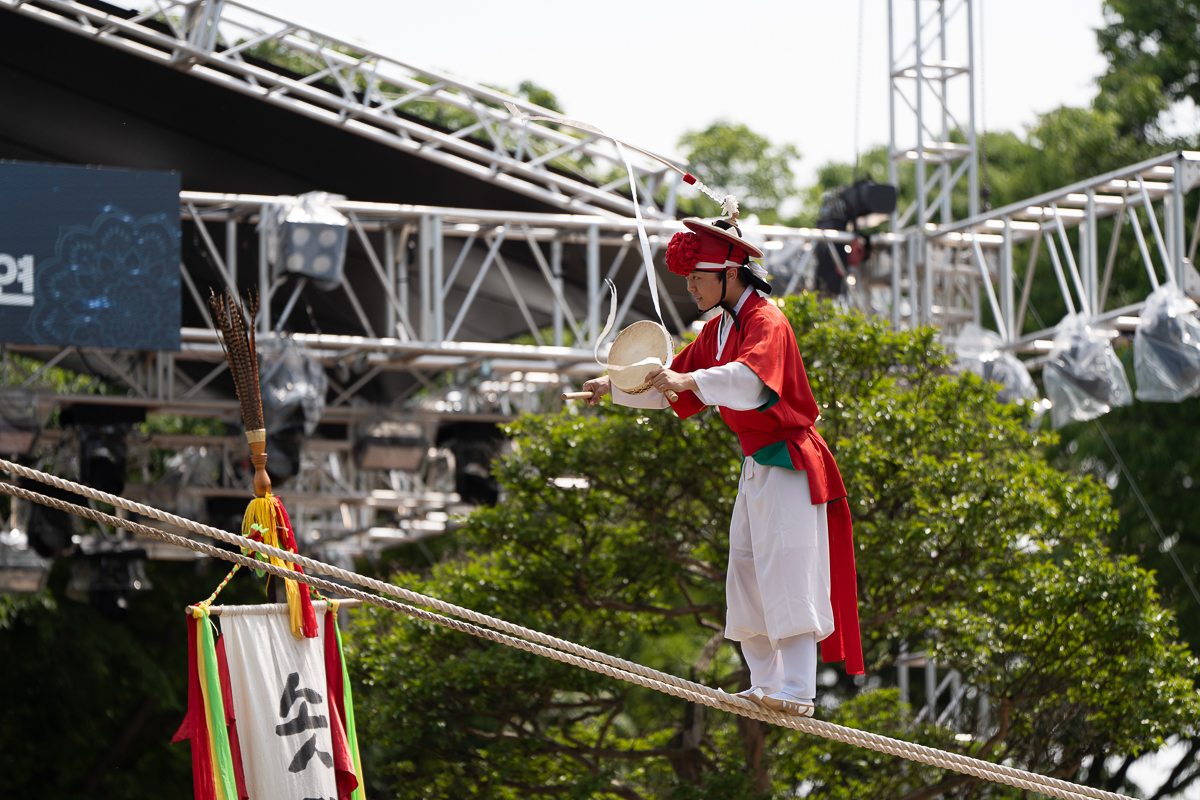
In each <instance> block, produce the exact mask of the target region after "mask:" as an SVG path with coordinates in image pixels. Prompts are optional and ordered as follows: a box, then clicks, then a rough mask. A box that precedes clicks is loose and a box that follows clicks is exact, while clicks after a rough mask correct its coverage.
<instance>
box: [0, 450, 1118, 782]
mask: <svg viewBox="0 0 1200 800" xmlns="http://www.w3.org/2000/svg"><path fill="white" fill-rule="evenodd" d="M0 469H2V470H5V471H7V472H11V473H14V474H17V475H21V476H23V477H27V478H31V479H33V480H36V481H40V482H41V483H45V484H48V485H51V486H55V487H57V488H60V489H65V490H67V491H71V492H74V493H76V494H80V495H83V496H85V497H90V498H92V499H94V500H99V501H101V502H104V503H108V504H110V505H113V506H116V507H119V508H124V509H126V510H128V511H133V512H135V513H138V514H141V515H142V516H146V517H150V518H152V519H157V520H160V521H162V522H167V523H170V524H172V525H176V526H178V527H181V528H184V529H185V530H190V531H192V532H194V533H199V534H202V535H204V536H208V537H211V538H214V539H217V540H218V541H223V542H226V543H228V544H232V545H236V546H238V547H242V548H245V549H248V550H252V551H255V552H258V553H262V554H263V555H267V556H273V557H275V558H279V559H281V560H283V561H287V562H289V563H293V564H299V565H300V566H302V567H304V568H305V569H306V570H312V571H315V572H320V573H322V574H325V575H329V576H332V577H335V578H339V579H341V580H344V581H348V582H350V583H355V584H358V585H360V586H365V587H369V588H371V589H375V590H376V591H379V592H381V593H383V594H388V595H391V596H393V597H399V598H401V599H404V600H408V601H409V602H413V603H417V604H418V605H422V606H425V607H427V608H432V609H434V610H436V611H437V612H439V613H437V614H434V613H430V612H429V611H426V610H424V609H420V608H415V607H413V606H410V605H406V604H405V603H400V602H397V601H395V600H391V599H388V598H383V597H379V596H377V595H372V594H369V593H367V592H363V591H360V590H358V589H354V588H352V587H349V586H345V585H342V584H339V583H333V582H331V581H327V580H324V579H322V578H317V577H316V576H313V575H307V574H300V573H297V572H293V571H291V570H288V569H284V568H282V567H276V566H273V565H271V564H267V563H263V562H262V561H258V560H256V559H254V558H250V557H248V556H243V555H241V554H240V553H234V552H230V551H228V550H224V549H222V548H219V547H215V546H213V545H210V544H206V543H204V542H198V541H196V540H194V539H189V538H187V537H185V536H178V535H176V534H172V533H167V532H166V531H162V530H159V529H158V528H152V527H149V526H146V525H141V524H139V523H136V522H132V521H130V520H126V519H120V518H118V517H115V516H112V515H110V514H105V513H103V512H100V511H95V510H93V509H91V508H86V507H83V506H78V505H75V504H72V503H68V502H65V501H62V500H57V499H54V498H51V497H46V496H45V495H42V494H38V493H37V492H32V491H29V490H27V489H22V488H20V487H17V486H14V485H12V484H8V483H3V482H0V492H3V493H5V494H9V495H12V496H14V497H19V498H21V499H24V500H28V501H30V502H35V503H39V504H41V505H45V506H49V507H51V508H56V509H58V510H60V511H66V512H68V513H71V514H76V515H78V516H81V517H85V518H87V519H91V520H94V521H96V522H100V523H103V524H106V525H111V526H113V527H118V528H123V529H125V530H128V531H130V532H132V533H137V534H140V535H142V536H147V537H150V538H153V539H158V540H160V541H164V542H168V543H170V544H173V545H176V546H178V547H184V548H186V549H189V550H193V551H196V552H200V553H204V554H205V555H209V556H212V557H214V558H219V559H223V560H225V561H230V562H232V563H235V564H240V565H241V566H244V567H250V568H253V569H256V570H261V571H266V572H270V573H271V574H273V575H277V576H278V577H283V578H290V579H293V580H297V581H300V582H301V583H305V584H307V585H310V586H313V587H315V588H317V589H319V590H321V591H325V592H335V593H338V594H342V595H345V596H348V597H353V598H355V599H358V600H361V601H363V602H364V603H369V604H371V605H375V606H378V607H380V608H386V609H390V610H392V611H397V612H400V613H402V614H406V615H408V616H410V617H413V618H414V619H419V620H422V621H425V622H431V623H434V624H437V625H442V626H444V627H447V628H450V629H451V630H456V631H460V632H462V633H468V634H471V635H473V636H478V637H480V638H483V639H487V640H489V641H493V642H497V643H499V644H503V645H506V646H509V647H515V648H518V649H521V650H525V651H526V652H530V653H534V654H536V655H540V656H544V657H546V658H551V659H554V660H556V661H560V662H562V663H565V664H570V665H572V666H577V667H581V668H583V669H587V670H590V671H592V672H597V673H599V674H602V675H606V676H608V677H611V678H616V679H618V680H623V681H626V682H629V683H632V684H634V685H636V686H641V687H644V688H648V689H654V690H655V691H659V692H663V693H665V694H669V695H672V696H674V697H679V698H682V699H684V700H687V701H688V702H693V703H698V704H701V705H705V706H709V707H711V708H717V709H720V710H724V711H728V712H730V713H733V714H738V715H740V716H743V717H748V718H750V719H756V720H759V721H762V722H767V723H770V724H773V725H778V726H781V727H786V728H791V729H794V730H799V731H803V732H805V733H810V734H813V735H816V736H821V737H824V738H827V739H832V740H834V741H839V742H843V743H845V744H852V745H855V746H858V747H863V748H866V749H870V750H875V751H876V752H880V753H887V754H889V755H895V756H900V757H901V758H905V759H908V760H910V761H917V762H920V763H924V764H929V765H931V766H935V767H938V768H941V769H948V770H953V771H955V772H960V773H963V774H966V775H971V776H973V777H976V778H980V779H982V780H988V781H992V782H996V783H1003V784H1006V785H1008V786H1014V787H1017V788H1019V789H1025V790H1027V791H1033V792H1038V793H1040V794H1045V795H1048V796H1051V797H1058V798H1062V800H1083V799H1084V798H1092V799H1093V800H1131V798H1129V797H1127V796H1126V795H1121V794H1116V793H1114V792H1106V791H1103V790H1100V789H1096V788H1093V787H1090V786H1083V785H1080V784H1075V783H1071V782H1069V781H1064V780H1060V779H1058V778H1051V777H1049V776H1046V775H1040V774H1038V773H1035V772H1028V771H1026V770H1021V769H1016V768H1014V767H1009V766H1005V765H1003V764H995V763H992V762H990V761H983V760H981V759H976V758H971V757H969V756H964V755H961V754H958V753H950V752H946V751H944V750H938V749H936V748H933V747H927V746H925V745H919V744H914V743H912V742H905V741H902V740H899V739H892V738H890V737H887V736H880V735H878V734H874V733H869V732H867V731H860V730H856V729H854V728H847V727H845V726H842V725H835V724H833V723H830V722H823V721H820V720H815V719H811V718H806V717H794V716H788V715H785V714H781V713H777V712H773V711H770V710H768V709H765V708H762V707H761V706H758V705H756V704H754V703H752V702H751V701H749V700H746V699H744V698H741V697H736V696H734V695H730V694H727V693H725V692H723V691H721V690H720V689H713V688H712V687H709V686H705V685H703V684H699V683H695V682H692V681H689V680H685V679H683V678H679V677H677V676H674V675H670V674H668V673H665V672H660V671H658V670H654V669H651V668H649V667H645V666H642V665H640V664H636V663H634V662H631V661H627V660H625V659H622V658H618V657H616V656H611V655H608V654H607V653H603V652H600V651H598V650H592V649H591V648H587V647H584V646H582V645H579V644H575V643H574V642H568V641H566V640H563V639H558V638H556V637H554V636H550V635H548V634H545V633H541V632H539V631H534V630H530V629H528V628H523V627H521V626H519V625H514V624H512V623H510V622H505V621H504V620H500V619H496V618H494V617H489V616H487V615H486V614H480V613H479V612H476V611H472V610H470V609H467V608H462V607H460V606H456V605H453V604H450V603H445V602H443V601H441V600H437V599H436V598H433V597H428V596H426V595H422V594H419V593H417V592H412V591H410V590H407V589H404V588H402V587H399V586H396V585H395V584H390V583H384V582H382V581H379V580H376V579H374V578H369V577H367V576H365V575H359V574H358V573H355V572H350V571H348V570H344V569H341V568H339V567H335V566H333V565H331V564H326V563H324V562H321V561H316V560H313V559H310V558H307V557H304V556H300V555H297V554H295V553H290V552H288V551H286V550H281V549H279V548H275V547H270V546H269V545H265V544H262V543H261V542H257V541H254V540H253V539H247V538H245V537H243V536H239V535H236V534H232V533H229V532H227V531H222V530H220V529H218V528H213V527H211V526H208V525H203V524H201V523H198V522H194V521H192V520H189V519H185V518H183V517H179V516H176V515H174V514H168V513H167V512H165V511H161V510H159V509H156V508H152V507H150V506H146V505H143V504H141V503H135V502H133V501H131V500H127V499H125V498H123V497H118V496H116V495H111V494H108V493H106V492H101V491H97V490H96V489H92V488H90V487H87V486H82V485H80V484H76V483H72V482H71V481H67V480H64V479H62V478H59V477H56V476H54V475H48V474H46V473H44V472H40V471H38V470H34V469H30V468H29V467H23V466H21V465H19V464H14V463H12V462H9V461H5V460H3V459H0ZM445 614H449V615H453V616H456V617H461V618H463V619H466V620H470V622H463V621H461V620H458V619H452V618H451V617H449V616H443V615H445ZM471 623H479V624H478V625H475V624H471ZM481 625H482V626H487V627H480V626H481ZM488 628H492V629H494V630H489V629H488ZM508 634H511V635H508Z"/></svg>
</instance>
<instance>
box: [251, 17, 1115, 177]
mask: <svg viewBox="0 0 1200 800" xmlns="http://www.w3.org/2000/svg"><path fill="white" fill-rule="evenodd" d="M893 2H894V6H895V19H896V23H895V27H896V42H897V48H896V49H897V61H900V59H899V55H900V52H901V51H902V50H903V49H904V43H905V42H911V41H912V33H913V27H914V18H915V8H914V0H893ZM247 4H248V5H250V6H252V7H254V8H258V9H261V10H263V11H267V12H269V13H272V14H275V15H278V16H281V17H283V18H285V19H287V20H289V21H292V22H298V23H301V24H303V25H305V26H308V27H311V28H313V29H315V30H318V31H320V32H322V33H326V34H328V35H330V36H333V37H336V38H339V39H343V40H346V41H349V42H352V43H356V44H360V45H362V46H365V47H367V48H369V49H371V50H374V51H376V52H379V53H382V54H383V55H386V56H389V57H391V58H395V59H397V60H400V61H403V62H406V63H408V64H411V65H413V66H417V67H425V68H429V67H432V68H436V69H439V70H442V71H446V72H450V73H452V74H454V75H456V76H458V77H460V78H464V79H467V80H470V81H472V82H476V83H486V84H488V85H491V86H498V87H511V88H513V89H515V88H516V87H517V86H518V85H519V84H520V83H521V82H522V81H524V80H532V81H533V82H535V83H537V84H539V85H541V86H543V87H545V88H547V89H549V90H550V91H552V92H554V93H555V95H557V97H558V99H559V103H560V105H561V106H562V108H563V110H564V111H565V112H566V114H567V115H568V116H569V117H572V118H574V119H580V120H584V121H586V122H590V123H592V124H593V125H597V126H599V127H601V128H604V129H605V130H607V131H608V132H609V133H612V134H613V135H615V136H618V137H622V138H625V139H627V140H628V141H630V142H631V143H633V144H637V145H639V146H641V147H645V148H647V149H650V150H654V151H656V152H661V153H666V154H677V153H678V152H679V151H678V147H677V145H678V142H679V138H680V137H681V136H682V135H683V134H684V133H685V132H687V131H689V130H700V129H703V128H705V127H707V126H708V125H709V124H710V123H712V122H713V121H715V120H718V119H726V120H730V121H732V122H738V123H744V124H745V125H747V126H748V127H749V128H750V129H751V130H753V131H755V132H757V133H760V134H763V135H765V136H766V137H767V138H768V139H770V140H771V141H772V142H773V143H776V144H783V143H789V144H792V145H794V146H795V147H796V148H797V149H798V150H799V151H800V153H801V155H802V158H801V160H800V161H799V162H798V163H796V164H795V165H794V168H795V170H796V173H797V182H798V184H799V185H801V186H804V185H809V184H811V183H813V182H814V180H815V171H816V169H817V168H818V167H819V166H820V165H822V164H824V163H826V162H828V161H831V160H836V161H847V162H849V161H853V160H854V156H855V151H856V141H855V140H856V136H855V129H856V125H855V118H856V113H857V117H858V125H857V129H858V136H857V145H858V147H859V148H861V149H866V148H868V147H870V146H872V145H877V144H886V143H887V140H888V2H887V0H858V1H857V2H856V0H841V1H840V2H829V0H786V1H785V0H775V2H766V1H765V0H739V2H736V3H731V2H710V0H690V1H689V2H687V3H683V2H675V0H641V1H640V2H635V1H634V0H604V2H602V3H581V2H565V3H547V2H536V3H535V2H529V1H528V0H506V2H496V0H442V2H438V3H422V4H418V3H398V2H395V1H394V0H392V1H391V2H384V0H338V1H337V2H332V0H248V2H247ZM960 4H961V3H960V0H947V2H946V8H947V9H948V10H953V9H955V8H956V7H958V6H960ZM921 5H922V7H923V10H924V13H926V14H929V13H931V12H932V11H933V10H934V9H935V8H936V4H935V3H932V2H930V0H923V2H922V3H921ZM974 7H975V16H976V25H975V28H976V37H975V38H976V42H975V44H976V53H975V55H976V70H977V73H978V75H979V76H980V77H979V80H978V84H977V85H978V88H977V91H978V97H977V104H976V109H977V110H976V113H977V126H979V127H982V126H983V123H984V121H986V126H987V128H988V129H989V130H1013V131H1017V132H1023V131H1024V129H1025V126H1028V125H1030V124H1032V123H1033V122H1034V121H1035V120H1036V118H1037V115H1038V114H1041V113H1045V112H1047V111H1050V110H1052V109H1054V108H1056V107H1058V106H1060V105H1074V106H1079V105H1086V104H1088V103H1090V101H1091V99H1092V97H1093V96H1094V95H1095V92H1096V86H1095V80H1096V78H1097V77H1098V76H1099V75H1100V74H1101V73H1103V71H1104V68H1105V63H1106V62H1105V61H1104V59H1103V57H1102V56H1101V55H1100V54H1099V52H1098V50H1097V46H1096V36H1095V29H1096V28H1097V27H1100V26H1101V25H1102V24H1103V16H1102V14H1101V8H1100V0H1051V1H1050V2H1047V0H975V4H974ZM860 9H861V10H862V13H861V14H860ZM860 18H861V19H860ZM965 18H966V9H965V8H961V9H960V10H958V11H957V13H956V14H954V16H953V17H952V18H951V19H950V21H949V23H948V28H949V35H948V37H947V39H948V44H949V49H948V51H947V60H949V61H956V60H963V61H965V59H966V47H967V42H966V40H967V36H966V19H965ZM860 23H861V25H860ZM860 27H861V38H860V35H859V32H860ZM909 60H911V56H910V57H909ZM860 65H861V69H860ZM956 84H957V85H958V88H957V89H956V88H955V86H956ZM909 96H910V98H911V97H912V96H913V95H912V93H911V92H910V93H909ZM950 97H951V104H952V110H956V111H957V115H958V116H960V117H961V118H962V121H963V122H964V124H965V116H966V109H967V108H968V106H967V103H966V81H965V79H963V78H960V79H958V80H957V81H955V80H951V82H950ZM926 100H927V102H928V101H929V97H928V96H927V98H926ZM901 111H904V109H903V105H902V104H901ZM915 136H916V128H915V122H913V121H912V119H911V118H908V119H905V118H904V117H903V116H898V128H897V140H898V141H897V143H898V144H899V145H900V146H909V145H912V144H915Z"/></svg>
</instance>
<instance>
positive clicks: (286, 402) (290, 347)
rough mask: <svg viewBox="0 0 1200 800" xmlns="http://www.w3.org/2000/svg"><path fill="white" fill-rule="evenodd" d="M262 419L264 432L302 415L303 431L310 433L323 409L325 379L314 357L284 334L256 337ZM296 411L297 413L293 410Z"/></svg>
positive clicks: (274, 429) (293, 421)
mask: <svg viewBox="0 0 1200 800" xmlns="http://www.w3.org/2000/svg"><path fill="white" fill-rule="evenodd" d="M258 347H259V351H260V353H259V357H258V363H259V374H260V383H261V387H262V406H263V419H264V421H265V423H266V426H267V431H268V433H272V432H274V431H276V430H278V429H280V428H284V427H287V426H289V425H295V424H297V423H298V422H300V419H298V417H302V419H303V425H304V435H305V436H312V434H313V431H315V430H316V429H317V423H318V422H320V421H321V416H322V415H323V414H324V413H325V392H326V391H327V390H328V387H329V379H328V378H326V376H325V368H324V367H322V366H321V363H320V362H319V361H317V360H316V359H315V358H310V357H309V356H306V355H304V353H303V352H301V350H300V348H299V347H298V346H297V345H296V343H295V341H293V340H292V339H290V338H286V337H276V338H266V337H264V338H262V339H259V340H258ZM297 412H299V413H297Z"/></svg>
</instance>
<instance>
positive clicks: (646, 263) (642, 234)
mask: <svg viewBox="0 0 1200 800" xmlns="http://www.w3.org/2000/svg"><path fill="white" fill-rule="evenodd" d="M504 106H505V108H507V109H508V111H509V113H510V114H512V115H513V117H514V118H516V119H517V120H520V121H531V122H533V121H544V122H553V123H555V124H557V125H566V126H568V127H570V128H578V129H579V130H581V131H587V132H588V133H591V134H595V135H596V136H599V137H601V138H604V139H608V140H609V141H610V142H612V143H613V144H614V145H616V148H617V154H618V155H619V156H620V157H621V161H623V162H624V163H625V171H626V172H627V173H628V174H629V191H630V193H631V194H632V195H633V216H634V220H635V222H636V223H637V232H638V243H639V245H640V247H641V251H642V265H643V267H644V268H645V270H646V282H647V283H648V284H649V285H650V299H651V300H652V301H653V302H654V313H655V314H657V315H658V324H659V325H661V326H662V328H663V330H664V331H665V330H666V329H667V324H666V322H664V321H663V315H662V308H661V307H660V306H659V303H658V274H657V273H656V272H655V270H654V258H653V256H651V255H650V237H649V236H647V235H646V223H645V220H643V219H642V207H641V204H639V203H638V194H637V177H636V176H635V175H634V172H633V164H632V163H631V162H630V161H629V156H628V155H627V154H626V153H625V148H626V147H628V148H630V149H631V150H636V151H637V152H639V153H641V154H643V155H646V156H649V157H650V158H653V159H654V160H655V161H659V162H661V163H663V164H666V165H667V166H668V167H670V168H671V169H673V170H675V171H676V172H679V173H680V174H681V175H682V174H684V173H683V172H681V171H680V170H679V168H678V167H676V166H675V165H673V164H670V163H669V162H666V161H663V160H662V159H661V158H659V157H658V156H656V155H654V154H653V153H648V152H646V151H645V150H643V149H641V148H640V147H634V146H633V145H631V144H626V143H624V142H622V141H621V140H620V139H618V138H616V137H615V136H610V135H609V134H607V133H605V132H604V131H602V130H600V129H599V128H597V127H596V126H595V125H589V124H588V123H586V122H579V121H578V120H573V119H560V118H558V117H527V116H525V114H524V113H522V112H521V109H519V108H517V107H516V106H515V105H513V104H512V103H505V104H504ZM697 185H698V186H699V187H700V188H701V190H702V191H704V192H705V193H706V194H709V195H710V196H712V197H713V199H715V200H716V201H717V202H718V203H722V207H724V202H725V200H726V199H728V200H732V202H733V207H734V209H735V210H736V208H737V200H736V199H734V198H733V197H732V196H730V197H729V198H721V197H718V196H716V194H715V193H713V192H712V190H711V189H709V188H708V187H707V186H705V185H704V184H702V183H700V182H699V181H697ZM608 288H609V290H610V291H611V292H612V295H611V297H610V298H609V308H608V321H607V322H606V323H605V325H604V330H602V331H601V332H600V335H599V336H597V337H596V346H595V350H594V355H595V357H596V363H597V364H600V366H602V367H605V368H607V367H608V365H607V364H605V363H604V362H602V361H600V345H601V343H603V342H604V338H605V337H606V336H608V334H609V332H610V331H611V330H612V326H613V324H614V323H615V322H616V317H617V287H616V286H614V285H613V283H612V281H608ZM667 335H668V336H670V332H668V334H667ZM670 364H671V361H670V359H668V361H667V363H666V364H665V365H664V366H670Z"/></svg>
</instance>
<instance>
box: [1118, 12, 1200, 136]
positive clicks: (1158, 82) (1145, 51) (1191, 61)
mask: <svg viewBox="0 0 1200 800" xmlns="http://www.w3.org/2000/svg"><path fill="white" fill-rule="evenodd" d="M1104 16H1105V22H1106V23H1107V24H1106V25H1105V27H1104V28H1101V29H1100V30H1099V31H1097V32H1096V34H1097V39H1098V40H1099V43H1100V52H1102V53H1103V54H1104V56H1105V57H1106V58H1107V59H1108V63H1109V67H1108V71H1107V72H1106V73H1105V74H1104V75H1103V77H1101V79H1100V90H1101V91H1100V95H1099V97H1097V98H1096V105H1097V107H1098V108H1101V109H1103V110H1106V111H1111V112H1113V113H1115V114H1116V115H1117V116H1118V118H1119V119H1120V120H1121V121H1122V123H1123V125H1122V132H1123V133H1131V134H1134V135H1135V136H1137V137H1138V138H1141V139H1153V138H1155V137H1156V135H1157V134H1159V133H1160V127H1159V120H1160V117H1161V115H1162V112H1164V111H1166V110H1167V109H1168V108H1169V107H1170V106H1171V104H1172V103H1175V102H1177V101H1179V100H1183V99H1185V98H1190V99H1191V100H1192V101H1193V102H1197V103H1198V104H1200V48H1197V42H1198V41H1200V4H1197V3H1196V2H1195V0H1105V2H1104Z"/></svg>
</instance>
